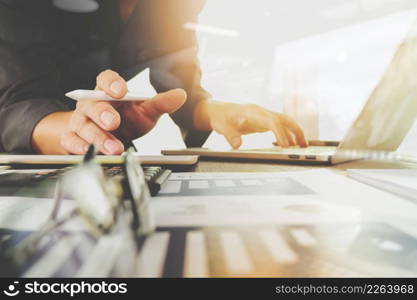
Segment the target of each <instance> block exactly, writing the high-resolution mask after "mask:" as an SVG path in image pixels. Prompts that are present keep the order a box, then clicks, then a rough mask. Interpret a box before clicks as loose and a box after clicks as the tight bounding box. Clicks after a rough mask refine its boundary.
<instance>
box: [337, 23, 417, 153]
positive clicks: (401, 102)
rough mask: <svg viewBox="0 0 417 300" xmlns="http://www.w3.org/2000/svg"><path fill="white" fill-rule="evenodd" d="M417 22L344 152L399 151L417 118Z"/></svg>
mask: <svg viewBox="0 0 417 300" xmlns="http://www.w3.org/2000/svg"><path fill="white" fill-rule="evenodd" d="M416 73H417V21H416V22H414V23H413V25H412V28H411V30H410V32H409V33H408V35H407V36H406V38H405V40H404V41H403V42H402V43H401V45H400V46H399V48H398V50H397V52H396V53H395V55H394V58H393V59H392V61H391V63H390V64H389V66H388V68H387V70H386V72H385V73H384V75H383V76H382V79H381V81H380V82H379V84H378V85H377V87H376V88H375V89H374V91H373V92H372V94H371V96H370V97H369V99H368V101H367V103H366V104H365V106H364V108H363V110H362V112H361V113H360V115H359V116H358V118H357V119H356V121H355V122H354V124H353V125H352V127H351V128H350V130H349V132H348V134H347V135H346V136H345V138H344V139H343V141H342V143H341V145H340V148H341V149H355V150H377V151H395V150H396V149H397V148H398V147H399V145H400V144H401V142H402V141H403V139H404V138H405V136H406V135H407V133H408V131H409V130H410V129H411V127H412V126H413V124H414V121H415V119H416V116H417V76H416Z"/></svg>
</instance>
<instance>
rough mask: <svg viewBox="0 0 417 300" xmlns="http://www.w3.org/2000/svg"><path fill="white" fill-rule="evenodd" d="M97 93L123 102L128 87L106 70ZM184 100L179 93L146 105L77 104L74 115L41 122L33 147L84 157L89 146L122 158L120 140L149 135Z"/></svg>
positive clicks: (56, 115) (54, 115) (164, 95)
mask: <svg viewBox="0 0 417 300" xmlns="http://www.w3.org/2000/svg"><path fill="white" fill-rule="evenodd" d="M96 89H99V90H103V91H105V92H106V93H107V94H108V95H110V96H112V97H113V98H122V97H123V96H124V95H125V94H126V93H127V84H126V82H125V81H124V80H123V78H122V77H120V76H119V75H118V74H117V73H116V72H114V71H111V70H107V71H104V72H102V73H101V74H99V76H98V77H97V87H96ZM185 100H186V94H185V92H184V91H183V90H181V89H176V90H171V91H168V92H166V93H161V94H158V95H156V96H155V97H153V98H152V99H151V100H147V101H145V102H128V103H121V102H117V103H111V102H105V101H94V102H78V103H77V107H76V109H75V111H73V112H58V113H52V114H50V115H48V116H47V117H45V118H44V119H42V120H41V121H40V122H39V124H38V125H37V126H36V128H35V130H34V133H33V137H32V144H33V146H34V148H35V150H37V152H39V153H48V154H51V153H59V154H63V153H70V154H84V153H85V152H86V151H87V148H88V145H89V144H95V145H96V146H97V148H98V149H99V151H100V152H101V153H104V154H121V153H122V152H123V151H124V146H123V143H122V141H121V140H133V139H135V138H138V137H140V136H142V135H144V134H146V133H147V132H149V131H150V130H151V129H152V128H153V127H154V126H155V124H156V122H157V121H158V119H159V118H160V117H161V115H163V114H165V113H173V112H175V111H176V110H178V109H179V108H180V107H181V106H182V105H183V104H184V103H185ZM62 132H63V133H62Z"/></svg>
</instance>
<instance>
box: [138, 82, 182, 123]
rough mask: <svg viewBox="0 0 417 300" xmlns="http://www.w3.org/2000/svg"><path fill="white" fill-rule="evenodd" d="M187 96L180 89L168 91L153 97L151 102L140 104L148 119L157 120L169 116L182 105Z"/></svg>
mask: <svg viewBox="0 0 417 300" xmlns="http://www.w3.org/2000/svg"><path fill="white" fill-rule="evenodd" d="M186 99H187V94H186V92H185V91H184V90H182V89H175V90H170V91H168V92H165V93H161V94H158V95H156V96H155V97H153V98H152V99H151V100H148V101H145V102H143V103H141V104H140V105H141V107H142V109H144V110H145V111H146V113H147V115H148V116H149V117H150V118H154V119H156V118H159V117H160V116H161V115H163V114H166V113H167V114H171V113H173V112H175V111H177V110H178V109H180V107H181V106H183V105H184V103H185V101H186Z"/></svg>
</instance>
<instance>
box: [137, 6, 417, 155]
mask: <svg viewBox="0 0 417 300" xmlns="http://www.w3.org/2000/svg"><path fill="white" fill-rule="evenodd" d="M415 7H417V4H416V3H415V1H414V0H351V1H349V2H346V1H344V0H314V1H312V0H291V1H289V0H288V1H276V0H257V1H254V0H244V1H242V0H228V1H222V0H208V1H207V4H206V7H205V9H204V11H203V12H202V14H201V16H200V22H199V24H184V26H185V27H186V28H191V29H194V30H196V31H197V34H198V39H199V45H200V52H199V56H200V61H201V66H202V70H203V86H204V87H205V88H206V89H207V90H208V91H210V92H211V93H212V95H213V97H214V99H216V100H222V101H231V102H239V103H256V104H259V105H263V106H265V107H267V108H269V109H272V110H275V111H280V112H286V113H288V114H289V115H291V116H293V117H294V118H296V119H297V120H298V121H299V123H300V124H301V125H302V126H303V127H304V128H305V130H306V133H307V135H308V136H309V137H310V138H321V139H341V138H342V137H343V134H344V133H345V132H346V130H347V129H348V127H349V125H350V123H351V122H352V121H353V119H354V117H355V116H356V115H357V114H358V112H359V111H360V109H361V107H362V105H363V104H364V102H365V101H366V99H367V97H368V96H369V94H370V93H371V91H372V89H373V88H374V87H375V85H376V84H377V83H378V81H379V78H380V76H381V75H382V73H383V72H384V70H385V67H386V66H387V65H388V63H389V61H390V59H391V58H392V55H393V54H394V52H395V50H396V48H397V47H398V45H399V43H400V42H401V40H402V38H403V37H404V36H405V34H406V33H407V31H408V28H409V26H410V25H411V22H412V21H413V20H414V19H415V12H414V9H415ZM147 84H149V83H148V81H146V80H142V81H141V80H135V81H134V82H133V83H132V84H131V88H132V89H135V90H138V91H141V90H142V89H144V87H143V86H142V87H141V85H147ZM414 131H417V130H414ZM413 135H415V136H416V137H417V133H413ZM411 140H412V138H408V141H406V144H408V145H409V146H412V144H413V143H411V142H410V141H411ZM414 140H415V138H414ZM272 141H273V135H272V134H269V133H267V134H256V135H250V136H247V137H245V138H244V145H243V146H244V147H269V146H270V145H271V142H272ZM138 146H139V148H140V151H141V152H143V153H159V151H160V150H161V149H162V148H178V147H184V144H183V143H182V141H181V138H180V135H179V131H178V128H176V127H175V125H173V123H172V122H171V121H170V120H169V118H167V117H164V118H163V119H162V120H161V122H160V123H159V124H158V126H157V128H155V129H154V130H153V131H152V132H151V133H150V134H148V135H147V136H145V137H143V138H141V139H139V140H138ZM206 146H209V147H228V145H227V143H226V141H225V140H224V138H223V137H221V136H219V135H217V134H212V136H211V137H210V138H209V140H208V141H207V143H206ZM416 148H417V146H416V147H415V150H417V149H416Z"/></svg>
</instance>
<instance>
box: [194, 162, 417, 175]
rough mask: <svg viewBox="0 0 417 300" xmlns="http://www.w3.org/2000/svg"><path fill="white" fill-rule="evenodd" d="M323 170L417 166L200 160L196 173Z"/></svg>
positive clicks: (410, 165)
mask: <svg viewBox="0 0 417 300" xmlns="http://www.w3.org/2000/svg"><path fill="white" fill-rule="evenodd" d="M323 168H324V169H329V170H332V171H334V172H337V173H339V174H343V175H344V174H346V170H348V169H415V168H417V164H415V163H408V162H401V161H370V160H357V161H351V162H346V163H341V164H338V165H333V166H329V165H327V166H319V165H300V164H289V163H276V162H275V163H274V162H249V161H247V162H243V161H220V160H200V161H199V162H198V165H197V167H196V168H195V172H288V171H306V170H312V169H323Z"/></svg>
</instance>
